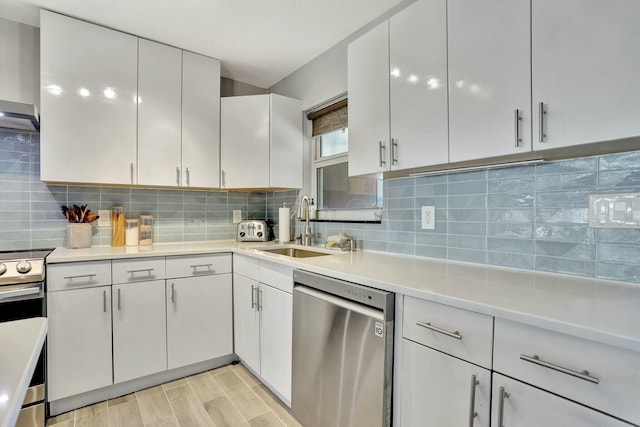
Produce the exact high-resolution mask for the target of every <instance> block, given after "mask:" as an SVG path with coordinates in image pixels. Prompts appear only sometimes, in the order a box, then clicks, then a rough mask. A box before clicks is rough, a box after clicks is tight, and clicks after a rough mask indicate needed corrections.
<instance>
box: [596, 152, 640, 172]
mask: <svg viewBox="0 0 640 427" xmlns="http://www.w3.org/2000/svg"><path fill="white" fill-rule="evenodd" d="M598 169H599V170H600V171H608V170H620V169H640V151H632V152H630V153H622V154H610V155H607V156H601V157H600V159H599V165H598Z"/></svg>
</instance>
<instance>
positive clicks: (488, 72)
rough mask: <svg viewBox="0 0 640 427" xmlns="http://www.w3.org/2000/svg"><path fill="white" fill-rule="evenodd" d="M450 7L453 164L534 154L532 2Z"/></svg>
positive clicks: (460, 0)
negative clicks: (531, 41) (532, 140)
mask: <svg viewBox="0 0 640 427" xmlns="http://www.w3.org/2000/svg"><path fill="white" fill-rule="evenodd" d="M447 4H448V9H447V17H448V35H449V42H448V46H449V123H450V124H449V146H450V161H452V162H458V161H463V160H473V159H480V158H483V157H493V156H499V155H506V154H514V153H521V152H528V151H531V59H530V50H531V49H530V40H531V31H530V0H513V1H510V0H482V1H473V0H449V1H448V2H447ZM516 110H518V116H519V117H520V119H519V120H516ZM516 129H517V130H518V133H517V135H516Z"/></svg>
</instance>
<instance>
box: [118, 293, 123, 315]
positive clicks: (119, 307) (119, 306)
mask: <svg viewBox="0 0 640 427" xmlns="http://www.w3.org/2000/svg"><path fill="white" fill-rule="evenodd" d="M121 308H122V305H121V304H120V289H118V310H120V309H121Z"/></svg>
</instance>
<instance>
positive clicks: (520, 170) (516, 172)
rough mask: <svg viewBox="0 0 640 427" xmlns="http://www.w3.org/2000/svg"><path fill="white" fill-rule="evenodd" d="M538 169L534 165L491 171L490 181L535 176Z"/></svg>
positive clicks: (488, 174)
mask: <svg viewBox="0 0 640 427" xmlns="http://www.w3.org/2000/svg"><path fill="white" fill-rule="evenodd" d="M535 173H536V169H535V166H534V165H525V166H512V167H507V168H501V169H491V170H489V171H487V178H488V179H507V178H524V177H531V176H534V175H535Z"/></svg>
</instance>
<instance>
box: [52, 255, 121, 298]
mask: <svg viewBox="0 0 640 427" xmlns="http://www.w3.org/2000/svg"><path fill="white" fill-rule="evenodd" d="M105 285H111V261H91V262H74V263H70V264H49V265H47V291H49V292H51V291H64V290H68V289H79V288H89V287H93V286H105Z"/></svg>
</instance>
